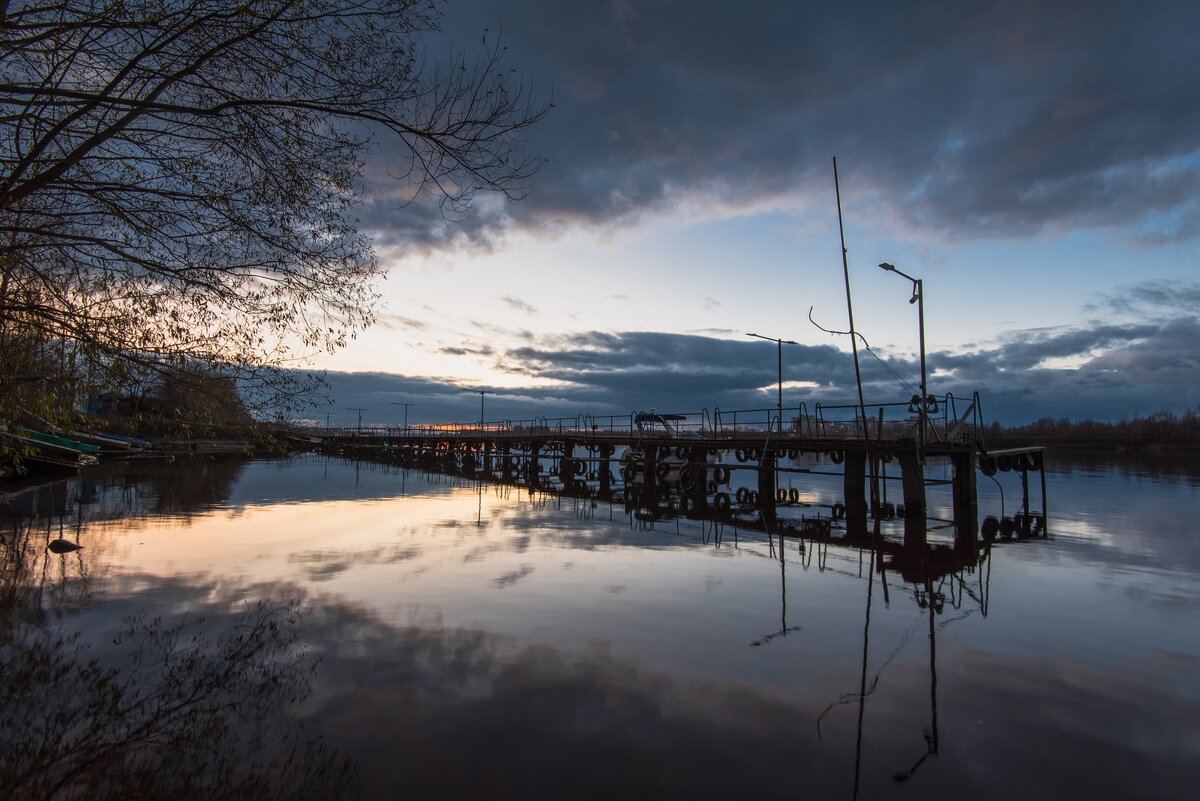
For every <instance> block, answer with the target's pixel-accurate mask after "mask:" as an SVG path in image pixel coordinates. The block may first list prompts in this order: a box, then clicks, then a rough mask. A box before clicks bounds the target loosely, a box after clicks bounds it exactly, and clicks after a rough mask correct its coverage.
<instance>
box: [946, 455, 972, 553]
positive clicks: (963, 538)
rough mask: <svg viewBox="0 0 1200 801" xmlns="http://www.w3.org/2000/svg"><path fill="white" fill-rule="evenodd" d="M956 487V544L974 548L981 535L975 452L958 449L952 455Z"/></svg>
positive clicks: (954, 485)
mask: <svg viewBox="0 0 1200 801" xmlns="http://www.w3.org/2000/svg"><path fill="white" fill-rule="evenodd" d="M950 462H951V467H952V468H953V473H954V476H953V482H954V484H953V489H954V545H955V547H957V548H963V547H966V546H968V545H969V546H970V547H971V548H974V547H975V545H976V541H977V539H978V535H979V507H978V501H977V500H976V498H975V453H974V451H973V450H967V451H958V452H956V453H954V454H951V456H950Z"/></svg>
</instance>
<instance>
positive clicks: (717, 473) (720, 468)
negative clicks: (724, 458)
mask: <svg viewBox="0 0 1200 801" xmlns="http://www.w3.org/2000/svg"><path fill="white" fill-rule="evenodd" d="M713 481H715V482H717V483H718V484H728V483H729V468H728V467H726V466H725V465H723V464H719V465H717V466H716V467H714V468H713Z"/></svg>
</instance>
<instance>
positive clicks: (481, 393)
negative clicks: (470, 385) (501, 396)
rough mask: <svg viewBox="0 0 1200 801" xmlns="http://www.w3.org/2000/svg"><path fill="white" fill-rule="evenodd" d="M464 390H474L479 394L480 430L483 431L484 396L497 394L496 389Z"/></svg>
mask: <svg viewBox="0 0 1200 801" xmlns="http://www.w3.org/2000/svg"><path fill="white" fill-rule="evenodd" d="M463 392H473V393H478V394H479V430H480V431H483V396H484V395H495V394H496V393H495V391H494V390H491V389H464V390H463Z"/></svg>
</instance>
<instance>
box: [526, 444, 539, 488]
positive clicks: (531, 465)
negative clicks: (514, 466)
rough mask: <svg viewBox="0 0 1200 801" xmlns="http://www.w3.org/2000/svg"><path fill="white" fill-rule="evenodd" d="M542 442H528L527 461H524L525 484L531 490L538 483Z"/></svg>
mask: <svg viewBox="0 0 1200 801" xmlns="http://www.w3.org/2000/svg"><path fill="white" fill-rule="evenodd" d="M541 453H542V443H541V442H539V441H538V440H531V441H530V443H529V461H527V462H526V463H525V486H527V487H529V491H530V492H532V491H533V490H534V489H536V488H537V485H538V462H539V460H540V459H541Z"/></svg>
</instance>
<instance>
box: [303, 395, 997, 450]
mask: <svg viewBox="0 0 1200 801" xmlns="http://www.w3.org/2000/svg"><path fill="white" fill-rule="evenodd" d="M931 397H932V398H933V403H931V404H930V405H929V406H928V407H927V408H926V410H925V415H924V424H925V426H926V431H925V434H926V441H927V442H928V443H930V444H935V443H951V444H960V443H965V442H970V441H975V442H977V443H979V442H981V437H982V435H983V434H982V432H983V425H984V423H983V414H982V409H981V404H980V400H979V393H975V394H974V396H973V399H972V402H971V403H970V405H969V406H968V407H967V408H966V410H965V411H963V412H962V413H961V415H960V412H959V410H958V408H957V402H956V399H955V397H954V396H953V395H952V394H949V393H947V394H945V395H939V396H931ZM913 403H914V402H903V401H901V402H893V403H883V404H874V405H871V406H869V407H868V415H867V418H866V420H863V419H862V415H861V413H860V412H859V407H858V406H857V405H856V404H834V405H826V404H822V403H814V404H813V408H812V410H811V411H809V409H808V406H807V404H806V403H801V404H799V405H798V406H790V407H784V409H783V419H782V421H781V420H780V418H779V409H778V407H776V406H772V407H767V408H761V409H733V410H724V409H721V408H719V407H716V408H714V409H713V410H712V412H711V413H710V412H709V410H708V408H703V409H701V410H699V411H693V412H657V411H655V410H650V413H652V414H657V415H660V416H662V417H665V418H667V419H668V421H669V422H670V426H671V429H673V431H670V430H666V429H664V428H662V426H661V424H658V423H656V424H653V426H651V425H650V424H648V423H646V422H645V421H644V420H643V429H642V430H639V427H638V423H637V418H638V414H639V413H637V412H630V413H629V414H621V415H592V414H589V413H586V412H581V413H579V414H576V415H574V416H570V417H566V416H564V417H546V416H537V417H530V418H525V419H518V420H514V419H511V418H505V419H503V420H495V421H483V422H482V423H481V422H480V421H472V422H469V423H444V424H437V425H430V424H422V425H410V426H407V427H403V426H362V427H358V426H346V427H341V428H336V427H335V428H329V427H320V426H316V427H309V428H303V429H299V430H300V431H303V432H304V433H308V434H312V435H319V436H323V437H331V438H338V439H351V438H353V439H361V440H374V441H378V440H387V439H405V440H412V439H444V438H446V437H448V436H449V437H460V436H461V437H466V438H470V437H481V436H486V437H495V438H505V439H510V438H511V439H519V438H521V437H525V436H535V437H542V436H551V437H561V436H584V437H588V438H597V437H605V436H610V437H613V438H629V437H635V438H636V437H638V436H639V435H640V436H643V437H646V436H654V437H659V438H669V437H672V436H675V437H679V438H683V439H705V440H712V441H717V442H719V441H721V440H730V439H737V438H739V437H741V436H744V435H759V434H766V433H768V432H770V433H771V435H772V439H773V440H774V439H775V438H776V437H778V438H779V441H783V442H786V441H791V440H822V439H839V440H846V439H860V438H862V437H863V434H864V429H865V431H866V434H867V436H868V437H869V438H870V439H872V440H874V441H881V442H885V441H896V440H902V439H909V438H913V439H915V438H918V435H919V433H920V426H921V421H922V414H921V410H920V409H919V408H914V406H913ZM871 412H874V413H873V414H872V413H871Z"/></svg>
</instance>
